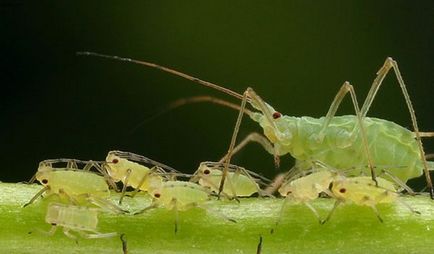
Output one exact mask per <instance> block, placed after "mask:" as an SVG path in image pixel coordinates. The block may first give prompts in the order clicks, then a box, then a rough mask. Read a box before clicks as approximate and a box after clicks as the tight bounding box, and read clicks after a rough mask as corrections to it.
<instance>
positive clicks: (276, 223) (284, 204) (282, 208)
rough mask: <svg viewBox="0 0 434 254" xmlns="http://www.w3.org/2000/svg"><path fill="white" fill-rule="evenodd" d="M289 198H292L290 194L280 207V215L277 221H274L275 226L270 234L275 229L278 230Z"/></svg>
mask: <svg viewBox="0 0 434 254" xmlns="http://www.w3.org/2000/svg"><path fill="white" fill-rule="evenodd" d="M289 199H290V198H289V196H287V197H285V199H284V200H283V204H282V207H281V208H280V211H279V217H278V218H277V220H276V222H275V223H274V227H273V228H272V229H271V230H270V234H274V231H276V228H277V226H278V225H279V224H280V221H281V220H282V218H283V212H284V211H285V208H286V205H287V204H288V201H289Z"/></svg>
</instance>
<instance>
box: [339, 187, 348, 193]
mask: <svg viewBox="0 0 434 254" xmlns="http://www.w3.org/2000/svg"><path fill="white" fill-rule="evenodd" d="M346 191H347V189H345V188H341V189H339V192H340V193H345V192H346Z"/></svg>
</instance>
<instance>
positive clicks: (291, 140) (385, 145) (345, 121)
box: [77, 52, 434, 199]
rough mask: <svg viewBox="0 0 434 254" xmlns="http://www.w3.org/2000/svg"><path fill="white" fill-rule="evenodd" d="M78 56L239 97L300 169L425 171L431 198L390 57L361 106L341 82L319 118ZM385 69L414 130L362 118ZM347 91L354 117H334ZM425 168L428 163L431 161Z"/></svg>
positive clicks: (407, 175) (279, 151)
mask: <svg viewBox="0 0 434 254" xmlns="http://www.w3.org/2000/svg"><path fill="white" fill-rule="evenodd" d="M77 54H79V55H88V56H90V55H91V56H98V57H104V58H109V59H114V60H119V61H124V62H131V63H135V64H140V65H145V66H148V67H152V68H156V69H159V70H162V71H165V72H168V73H171V74H173V75H177V76H180V77H183V78H185V79H188V80H191V81H193V82H196V83H199V84H201V85H203V86H207V87H211V88H213V89H216V90H219V91H221V92H224V93H226V94H228V95H231V96H233V97H235V98H238V99H242V100H243V102H242V105H241V112H242V111H243V109H244V106H243V104H245V102H248V103H249V104H250V105H251V106H252V107H253V108H254V109H256V110H258V112H253V113H249V116H250V118H251V119H253V120H254V121H256V122H258V123H259V125H260V126H261V127H262V128H263V130H264V134H265V136H266V137H267V138H268V139H269V140H270V141H271V142H272V143H273V144H274V152H273V154H274V155H275V156H282V155H285V154H287V153H289V154H291V156H292V157H294V158H295V159H296V160H297V162H298V163H297V166H298V169H299V170H306V169H310V168H312V162H313V161H322V162H324V163H326V164H328V165H331V166H333V167H334V168H340V169H345V168H351V167H358V168H360V167H361V166H364V168H363V172H364V173H368V172H369V173H370V174H371V176H372V179H373V180H374V181H375V175H376V174H378V173H379V172H378V170H377V169H376V168H375V165H397V166H399V167H397V168H391V169H390V172H391V173H392V174H393V175H394V176H396V177H398V178H399V179H401V180H402V181H404V182H406V181H407V180H408V179H411V178H415V177H419V176H420V175H422V174H423V173H424V174H425V177H426V181H427V185H428V188H429V189H430V195H431V198H433V199H434V192H433V187H432V182H431V179H430V176H429V172H428V170H429V168H430V167H429V166H428V162H427V161H426V159H425V153H424V150H423V146H422V142H421V137H422V136H424V135H423V133H420V132H419V128H418V125H417V121H416V116H415V114H414V110H413V106H412V103H411V100H410V98H409V95H408V92H407V89H406V86H405V84H404V81H403V79H402V77H401V74H400V71H399V68H398V65H397V63H396V61H394V60H393V59H392V58H390V57H388V58H387V59H386V60H385V63H384V65H383V66H382V67H381V68H380V70H379V71H378V72H377V77H376V78H375V80H374V81H373V84H372V86H371V89H370V91H369V93H368V95H367V97H366V99H365V101H364V103H363V106H362V107H361V109H359V106H358V103H357V99H356V95H355V92H354V88H353V86H352V85H350V83H348V82H345V83H344V84H343V85H342V87H341V89H340V90H339V92H338V93H337V95H336V97H335V99H334V101H333V102H332V104H331V106H330V108H329V111H328V112H327V115H326V116H325V117H321V118H312V117H292V116H286V115H283V114H281V113H279V112H278V111H276V110H275V109H274V108H273V107H272V106H270V105H269V104H267V103H266V102H265V101H263V100H262V98H261V97H259V96H258V95H257V94H256V93H255V92H254V91H253V89H252V88H247V90H246V91H245V92H244V94H243V95H241V94H238V93H236V92H234V91H232V90H230V89H227V88H224V87H221V86H218V85H215V84H213V83H210V82H207V81H203V80H201V79H198V78H195V77H193V76H190V75H187V74H184V73H181V72H179V71H176V70H173V69H170V68H167V67H163V66H160V65H157V64H154V63H149V62H145V61H138V60H134V59H130V58H122V57H118V56H109V55H103V54H99V53H93V52H78V53H77ZM390 69H393V70H394V72H395V74H396V77H397V80H398V83H399V85H400V87H401V90H402V93H403V95H404V97H405V100H406V104H407V107H408V110H409V112H410V116H411V120H412V124H413V129H414V132H411V131H409V130H407V129H405V128H404V127H402V126H400V125H398V124H396V123H393V122H390V121H387V120H383V119H378V118H370V117H366V115H367V113H368V111H369V109H370V107H371V105H372V102H373V100H374V98H375V96H376V94H377V92H378V90H379V88H380V86H381V84H382V81H383V79H384V78H385V77H386V75H387V73H388V72H389V71H390ZM348 92H349V93H350V95H351V98H352V102H353V106H354V109H355V113H356V115H345V116H338V117H336V116H335V113H336V111H337V109H338V107H339V105H340V103H341V101H342V99H343V98H344V97H345V95H346V94H347V93H348ZM241 112H240V115H239V117H238V120H237V124H236V127H235V129H234V134H233V137H232V141H231V145H230V148H229V150H228V154H227V156H226V157H227V158H226V161H225V162H226V163H227V164H228V163H229V162H230V157H231V153H232V151H233V150H235V148H234V142H235V138H234V137H236V133H237V132H238V128H239V125H240V122H241V118H242V115H243V114H242V113H241ZM366 165H368V167H366ZM430 166H433V165H432V164H430ZM431 168H434V167H431ZM347 173H348V176H357V175H360V172H359V171H357V172H347ZM226 175H227V169H225V171H224V174H223V178H222V183H221V186H220V189H222V188H223V183H224V179H225V176H226Z"/></svg>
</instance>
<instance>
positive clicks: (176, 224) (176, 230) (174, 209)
mask: <svg viewBox="0 0 434 254" xmlns="http://www.w3.org/2000/svg"><path fill="white" fill-rule="evenodd" d="M170 203H171V204H172V209H173V211H174V212H175V234H176V233H177V232H178V224H179V211H178V206H177V202H176V198H172V200H171V201H170Z"/></svg>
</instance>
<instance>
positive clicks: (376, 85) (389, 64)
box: [361, 57, 434, 199]
mask: <svg viewBox="0 0 434 254" xmlns="http://www.w3.org/2000/svg"><path fill="white" fill-rule="evenodd" d="M390 69H393V70H394V72H395V76H396V79H397V80H398V83H399V86H400V87H401V90H402V94H403V95H404V98H405V102H406V103H407V108H408V111H409V113H410V117H411V121H412V124H413V129H414V133H415V135H416V140H417V144H418V147H419V150H420V158H421V160H422V163H423V171H424V174H425V178H426V182H427V186H428V188H429V191H430V195H431V199H434V190H433V184H432V181H431V177H430V174H429V170H428V163H427V161H426V158H425V151H424V150H423V145H422V140H421V136H422V135H421V133H420V131H419V127H418V125H417V120H416V114H415V113H414V109H413V105H412V103H411V100H410V95H409V94H408V92H407V87H406V85H405V83H404V79H403V78H402V76H401V72H400V71H399V68H398V63H397V62H396V61H395V60H393V59H392V58H391V57H388V58H387V59H386V61H385V62H384V65H383V66H382V67H381V68H380V70H379V71H378V72H377V77H376V78H375V79H374V82H373V83H372V86H371V89H370V90H369V92H368V95H367V96H366V99H365V102H364V103H363V106H362V109H361V114H362V117H365V116H366V114H367V113H368V111H369V108H370V107H371V105H372V102H373V101H374V98H375V96H376V94H377V92H378V90H379V89H380V86H381V84H382V83H383V80H384V78H385V77H386V75H387V74H388V73H389V71H390Z"/></svg>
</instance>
